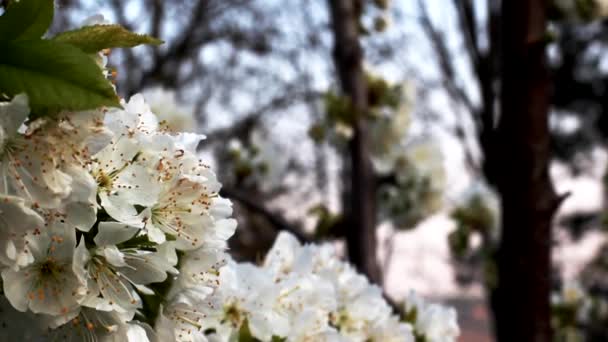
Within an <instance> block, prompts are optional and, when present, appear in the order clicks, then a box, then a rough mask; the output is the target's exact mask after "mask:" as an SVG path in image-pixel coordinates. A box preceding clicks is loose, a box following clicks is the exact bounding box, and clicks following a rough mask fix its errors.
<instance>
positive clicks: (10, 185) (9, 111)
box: [0, 95, 71, 206]
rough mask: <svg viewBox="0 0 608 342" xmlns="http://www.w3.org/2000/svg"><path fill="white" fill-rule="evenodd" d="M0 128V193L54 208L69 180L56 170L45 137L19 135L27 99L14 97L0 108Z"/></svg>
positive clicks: (63, 195)
mask: <svg viewBox="0 0 608 342" xmlns="http://www.w3.org/2000/svg"><path fill="white" fill-rule="evenodd" d="M0 114H1V115H0V117H1V119H0V125H1V126H2V138H3V141H2V142H1V146H0V147H1V150H0V193H2V194H5V195H17V196H21V197H23V198H25V199H26V200H28V201H29V202H31V203H35V204H37V205H41V206H57V205H58V203H59V200H60V199H61V198H63V197H65V196H67V195H68V194H69V192H70V190H71V187H70V181H71V179H70V177H69V175H67V174H66V173H64V172H63V171H61V170H60V169H59V166H58V165H57V164H56V163H55V160H54V159H53V156H52V154H51V153H48V152H49V151H48V149H49V148H50V147H51V146H49V144H48V143H47V141H46V139H45V138H46V136H44V135H38V134H30V135H28V137H26V136H25V135H23V134H21V133H19V131H18V130H19V129H20V126H21V125H22V123H23V121H24V120H25V118H26V117H27V115H28V114H29V107H28V104H27V97H26V96H25V95H17V96H15V98H13V100H12V101H11V102H10V103H1V104H0Z"/></svg>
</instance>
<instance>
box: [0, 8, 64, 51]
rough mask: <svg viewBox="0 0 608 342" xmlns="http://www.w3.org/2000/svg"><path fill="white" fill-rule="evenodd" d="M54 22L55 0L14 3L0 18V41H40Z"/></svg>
mask: <svg viewBox="0 0 608 342" xmlns="http://www.w3.org/2000/svg"><path fill="white" fill-rule="evenodd" d="M52 21H53V0H22V1H19V2H15V1H13V2H11V4H10V6H9V7H8V8H7V9H6V12H5V14H4V15H3V16H2V17H0V40H27V39H38V38H40V37H42V35H43V34H44V33H45V32H46V30H48V28H49V26H51V22H52ZM2 51H6V50H2Z"/></svg>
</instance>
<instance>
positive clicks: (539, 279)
mask: <svg viewBox="0 0 608 342" xmlns="http://www.w3.org/2000/svg"><path fill="white" fill-rule="evenodd" d="M545 13H546V2H545V1H543V0H508V1H502V29H501V32H502V58H501V61H502V68H501V80H502V84H501V115H500V119H499V121H498V127H497V132H496V133H497V136H496V138H497V140H496V141H495V142H496V146H495V147H496V149H495V150H494V153H495V154H497V155H495V157H497V158H496V162H497V163H499V165H500V168H499V170H500V171H499V174H498V175H497V183H498V184H497V186H498V190H499V192H500V195H501V198H502V236H501V242H500V245H499V250H498V260H497V263H498V284H497V288H496V289H495V290H496V292H495V295H496V296H495V309H496V311H495V312H494V315H495V324H496V325H495V327H496V334H497V340H498V341H499V342H512V341H518V342H525V341H546V342H549V341H551V336H552V335H551V325H550V322H551V321H550V314H551V312H550V304H549V296H550V267H551V257H550V253H551V225H552V219H553V216H554V214H555V212H556V210H557V208H558V207H559V204H560V198H559V197H558V196H557V195H556V194H555V191H554V188H553V185H552V182H551V179H550V177H549V161H550V138H549V128H548V110H549V86H550V82H549V75H548V71H547V67H546V62H545V47H546V46H545V30H546V17H545Z"/></svg>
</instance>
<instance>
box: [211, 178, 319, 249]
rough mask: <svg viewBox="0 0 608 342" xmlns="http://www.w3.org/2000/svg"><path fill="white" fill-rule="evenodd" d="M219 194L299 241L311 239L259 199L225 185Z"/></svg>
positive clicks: (309, 240)
mask: <svg viewBox="0 0 608 342" xmlns="http://www.w3.org/2000/svg"><path fill="white" fill-rule="evenodd" d="M220 195H221V196H223V197H226V198H229V199H231V200H233V201H235V202H238V203H239V204H240V205H242V206H243V207H245V208H246V209H247V210H250V211H252V212H254V213H256V214H258V215H260V216H262V217H263V218H264V219H266V221H268V223H270V225H272V226H273V227H274V228H275V229H276V230H277V231H280V230H285V231H288V232H290V233H291V234H293V235H294V236H295V237H297V238H298V240H300V241H301V242H311V241H312V239H311V237H309V236H308V235H307V234H305V233H304V232H302V229H301V228H299V227H296V226H295V225H294V224H292V223H290V222H287V221H286V220H285V219H284V218H283V217H282V215H280V214H277V213H274V212H272V211H270V210H269V209H268V208H266V207H264V206H263V205H262V204H260V202H259V201H256V200H255V199H253V198H251V197H249V196H247V195H246V194H244V193H242V192H240V191H238V190H236V189H231V188H227V187H223V188H222V190H221V191H220Z"/></svg>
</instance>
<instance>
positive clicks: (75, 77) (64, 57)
mask: <svg viewBox="0 0 608 342" xmlns="http://www.w3.org/2000/svg"><path fill="white" fill-rule="evenodd" d="M0 50H1V51H3V53H2V54H0V92H2V93H5V94H7V95H9V96H14V95H17V94H19V93H26V94H27V95H28V97H29V102H30V107H31V108H32V111H33V112H34V113H35V114H36V115H47V114H49V113H53V112H58V111H60V110H64V109H67V110H84V109H91V108H96V107H100V106H118V105H119V102H118V96H117V95H116V93H115V92H114V88H112V85H111V84H110V82H109V81H108V80H107V79H106V78H105V77H104V76H103V74H102V72H101V70H100V68H99V66H97V64H96V63H95V61H94V60H93V59H92V58H90V57H89V56H88V55H87V54H85V53H84V52H82V51H80V50H79V49H78V48H75V47H73V46H71V45H68V44H63V43H58V42H53V41H48V40H29V41H0Z"/></svg>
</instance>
